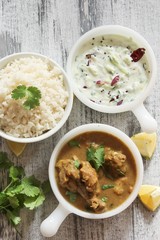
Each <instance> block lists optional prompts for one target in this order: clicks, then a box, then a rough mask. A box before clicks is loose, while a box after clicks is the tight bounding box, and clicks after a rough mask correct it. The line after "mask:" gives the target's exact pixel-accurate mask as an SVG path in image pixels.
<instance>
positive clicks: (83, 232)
mask: <svg viewBox="0 0 160 240" xmlns="http://www.w3.org/2000/svg"><path fill="white" fill-rule="evenodd" d="M104 24H120V25H124V26H127V27H130V28H133V29H134V30H136V31H138V32H139V33H141V34H142V35H143V36H144V37H145V38H146V39H147V40H148V42H149V43H150V45H151V46H152V48H153V50H154V52H155V55H156V58H157V62H158V66H160V1H159V0H126V1H125V0H0V57H3V56H5V55H8V54H11V53H14V52H21V51H33V52H38V53H42V54H44V55H47V56H49V57H51V58H53V59H55V60H56V61H57V62H58V63H59V64H60V65H61V66H63V67H64V68H65V66H66V60H67V56H68V53H69V51H70V49H71V47H72V46H73V44H74V43H75V41H76V40H77V39H78V38H79V37H80V35H82V34H83V33H85V32H86V31H88V30H90V29H91V28H93V27H96V26H100V25H104ZM158 69H159V68H158ZM158 75H159V72H158ZM159 80H160V75H159V76H158V77H157V81H156V86H155V88H154V91H152V93H151V96H150V97H149V98H148V99H147V100H146V102H145V106H146V108H147V109H148V110H149V112H150V113H151V114H152V115H153V116H154V117H155V118H156V120H157V122H158V125H160V82H159ZM90 122H98V123H107V124H110V125H112V126H115V127H118V128H119V129H121V130H122V131H124V132H125V133H126V134H128V135H129V136H131V135H133V134H134V133H137V132H139V131H140V126H139V123H138V122H137V120H136V118H135V116H134V115H133V114H132V113H131V112H126V113H121V114H113V115H111V114H103V113H99V112H96V111H94V110H91V109H89V108H87V107H85V106H84V105H83V104H82V103H80V102H79V101H78V100H77V99H76V98H75V99H74V105H73V110H72V112H71V115H70V117H69V120H68V121H67V123H66V124H65V125H64V126H63V127H62V129H61V130H60V131H59V132H58V133H57V134H55V135H54V136H52V137H50V138H49V139H47V140H45V141H43V142H39V143H34V144H30V145H28V146H27V148H26V150H25V152H24V153H23V154H22V155H21V156H20V157H19V158H16V157H15V156H14V155H13V154H12V153H11V152H10V150H9V149H8V148H7V145H6V143H5V141H4V140H3V139H1V138H0V151H2V150H3V151H7V152H8V154H9V156H10V157H11V158H12V160H13V161H14V162H15V163H16V164H19V165H22V166H23V167H25V170H26V173H27V174H28V175H32V174H35V175H36V177H37V178H39V179H41V180H44V179H47V178H48V174H47V170H48V163H49V159H50V155H51V153H52V150H53V148H54V146H55V145H56V143H57V142H58V140H59V139H60V138H61V137H62V136H63V135H64V134H65V133H66V132H68V131H69V130H71V129H72V128H74V127H76V126H79V125H81V124H85V123H90ZM158 127H159V126H158ZM158 135H160V127H159V128H158ZM159 148H160V142H158V144H157V149H156V152H155V154H154V156H153V158H152V160H151V161H146V160H144V169H145V173H144V180H143V182H144V183H145V184H155V185H160V155H159ZM0 174H2V173H0ZM0 181H1V182H0V186H3V185H5V182H6V179H5V175H3V176H2V175H1V176H0ZM56 206H57V200H56V198H55V197H54V195H53V194H52V193H50V194H49V195H48V197H47V200H46V201H45V203H44V204H43V206H41V207H39V208H38V209H37V210H36V211H34V212H32V211H25V210H24V211H22V212H21V217H22V223H21V225H20V227H19V231H20V233H21V234H22V238H20V237H19V235H18V234H17V233H16V231H15V230H14V229H13V228H12V227H11V226H10V224H9V223H8V222H7V220H6V219H5V218H4V217H3V216H2V215H0V240H18V239H23V240H42V239H44V238H43V237H42V235H41V234H40V231H39V226H40V223H41V222H42V220H43V219H44V218H45V217H47V216H48V214H50V213H51V211H52V210H53V209H54V208H55V207H56ZM51 239H55V240H67V239H70V240H78V239H79V240H85V239H86V240H91V239H94V240H104V239H106V240H159V239H160V208H159V209H158V210H157V211H156V212H154V213H152V212H149V211H148V210H146V209H145V208H144V207H143V206H142V204H141V203H140V201H139V200H138V199H136V201H135V202H134V203H133V204H132V205H131V206H130V207H129V208H128V209H127V210H126V211H124V212H123V213H121V214H119V215H118V216H115V217H112V218H110V219H104V220H88V219H83V218H81V217H78V216H75V215H70V216H68V217H67V219H66V220H65V221H64V222H63V224H62V225H61V227H60V229H59V231H58V233H57V235H56V236H54V237H53V238H51Z"/></svg>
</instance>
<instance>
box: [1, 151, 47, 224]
mask: <svg viewBox="0 0 160 240" xmlns="http://www.w3.org/2000/svg"><path fill="white" fill-rule="evenodd" d="M0 168H2V169H6V170H7V172H8V177H9V183H8V186H6V188H5V189H3V190H2V191H1V192H0V213H3V214H5V215H6V217H7V218H8V219H9V220H10V222H11V223H12V224H13V225H17V224H19V223H20V221H21V218H20V216H19V214H20V213H19V211H20V209H22V208H24V207H26V208H28V209H30V210H32V209H35V208H37V207H38V206H40V205H41V204H42V203H43V202H44V200H45V195H44V191H43V188H44V187H45V186H47V184H48V182H44V183H41V182H40V181H38V180H37V179H36V178H35V177H34V176H31V177H26V176H25V172H24V169H23V168H22V167H15V166H13V164H12V162H11V161H10V160H9V159H8V156H7V154H6V153H5V152H0Z"/></svg>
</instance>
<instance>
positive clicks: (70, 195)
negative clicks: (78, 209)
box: [66, 191, 77, 202]
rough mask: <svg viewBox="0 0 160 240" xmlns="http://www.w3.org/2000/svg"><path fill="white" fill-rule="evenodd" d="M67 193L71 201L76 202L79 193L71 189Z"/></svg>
mask: <svg viewBox="0 0 160 240" xmlns="http://www.w3.org/2000/svg"><path fill="white" fill-rule="evenodd" d="M66 195H67V196H69V200H70V201H71V202H75V201H76V199H77V194H76V193H73V192H70V191H66Z"/></svg>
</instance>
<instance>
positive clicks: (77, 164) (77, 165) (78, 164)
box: [74, 159, 80, 168]
mask: <svg viewBox="0 0 160 240" xmlns="http://www.w3.org/2000/svg"><path fill="white" fill-rule="evenodd" d="M74 166H75V167H76V168H79V166H80V162H79V161H78V160H77V159H76V160H74Z"/></svg>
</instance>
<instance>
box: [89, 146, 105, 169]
mask: <svg viewBox="0 0 160 240" xmlns="http://www.w3.org/2000/svg"><path fill="white" fill-rule="evenodd" d="M104 155H105V154H104V147H103V146H99V147H97V148H94V147H93V146H91V147H90V148H88V149H87V160H88V161H89V162H91V164H92V165H93V167H94V168H95V169H96V170H98V169H99V168H100V167H101V166H102V165H103V163H104Z"/></svg>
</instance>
